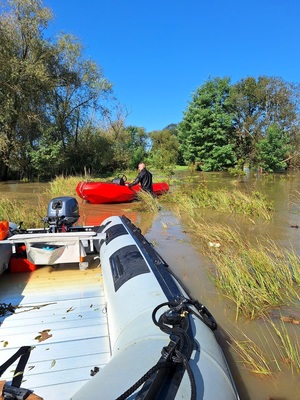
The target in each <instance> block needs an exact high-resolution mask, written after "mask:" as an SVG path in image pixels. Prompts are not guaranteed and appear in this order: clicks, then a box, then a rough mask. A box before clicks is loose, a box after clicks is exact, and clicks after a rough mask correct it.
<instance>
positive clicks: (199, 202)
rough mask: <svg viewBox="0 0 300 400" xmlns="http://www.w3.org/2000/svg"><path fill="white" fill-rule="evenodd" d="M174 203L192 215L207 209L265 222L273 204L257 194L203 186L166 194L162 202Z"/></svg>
mask: <svg viewBox="0 0 300 400" xmlns="http://www.w3.org/2000/svg"><path fill="white" fill-rule="evenodd" d="M167 201H168V202H170V203H173V204H174V203H176V204H177V205H178V206H179V207H182V208H186V209H188V211H189V212H190V213H192V214H194V213H195V211H196V209H198V208H209V209H212V210H217V211H220V212H226V213H230V214H233V213H237V214H244V215H249V216H259V217H261V218H264V219H266V220H270V219H271V217H272V211H273V204H272V202H270V201H267V199H266V197H265V196H263V195H262V194H261V193H259V192H252V193H251V194H247V193H244V192H242V191H240V190H236V189H235V190H232V191H228V190H224V189H220V190H216V191H211V190H208V189H207V188H206V187H204V186H198V187H197V188H193V189H191V188H190V187H187V188H185V186H184V185H183V186H182V187H181V188H180V189H179V190H178V191H176V192H174V193H170V194H167V195H166V197H165V198H164V202H167Z"/></svg>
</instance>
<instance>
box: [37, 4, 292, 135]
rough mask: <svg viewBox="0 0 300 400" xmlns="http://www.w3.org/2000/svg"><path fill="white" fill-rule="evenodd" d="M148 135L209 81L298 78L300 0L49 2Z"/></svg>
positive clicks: (56, 28)
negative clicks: (274, 77) (271, 77)
mask: <svg viewBox="0 0 300 400" xmlns="http://www.w3.org/2000/svg"><path fill="white" fill-rule="evenodd" d="M44 4H45V5H46V6H48V7H49V8H51V9H52V11H53V12H54V15H55V18H54V21H53V24H52V25H51V35H52V34H54V32H56V33H59V32H60V31H64V32H66V33H72V34H74V35H75V36H77V37H78V38H79V39H80V40H81V42H82V43H83V44H84V46H85V48H86V53H85V54H86V57H90V58H91V59H93V60H94V61H95V62H96V63H97V64H99V65H100V66H101V67H102V68H103V71H104V75H105V77H106V78H107V79H109V80H110V81H111V82H112V83H113V84H114V92H115V95H116V96H117V98H118V100H119V101H120V103H121V104H122V105H124V106H125V107H126V108H127V110H128V112H129V116H128V117H127V119H126V125H136V126H142V127H144V128H145V129H146V131H147V132H150V131H152V130H160V129H163V128H165V127H166V126H167V125H168V124H171V123H178V122H180V121H181V120H182V117H183V111H184V110H185V109H186V107H187V105H188V102H189V101H190V100H191V95H192V92H193V91H195V90H196V88H198V87H199V86H201V85H202V84H204V83H205V81H206V80H207V79H209V78H210V77H211V78H214V77H217V76H219V77H224V76H229V77H230V78H231V82H232V83H235V82H237V81H239V80H240V79H242V78H246V77H247V76H254V77H258V76H260V75H266V76H276V77H282V78H283V79H284V80H286V81H288V82H300V68H299V64H300V0H247V1H246V0H148V1H146V0H44Z"/></svg>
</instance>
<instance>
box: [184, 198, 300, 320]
mask: <svg viewBox="0 0 300 400" xmlns="http://www.w3.org/2000/svg"><path fill="white" fill-rule="evenodd" d="M176 207H177V208H176V210H177V212H178V213H179V215H181V214H180V213H182V212H184V213H185V220H187V221H188V223H189V225H190V227H191V228H192V231H193V234H194V235H195V236H196V237H197V239H198V241H199V242H200V244H202V248H201V251H202V253H203V254H205V255H206V256H208V257H209V258H210V260H211V261H212V263H213V267H212V269H211V271H210V274H211V277H212V279H213V281H214V283H215V285H216V286H217V287H218V288H219V289H220V290H221V291H222V292H223V293H224V295H225V296H226V297H228V298H229V299H230V300H231V301H233V302H234V303H235V305H236V318H238V317H239V316H240V315H241V314H243V315H244V316H245V317H246V318H249V319H255V318H258V317H261V316H262V315H264V314H266V313H267V312H269V311H270V310H271V309H272V308H274V307H280V306H282V305H284V304H285V302H287V301H294V300H295V299H299V294H298V293H297V287H299V285H300V279H299V278H300V258H299V256H298V254H296V252H295V251H293V249H290V250H287V249H283V248H281V247H280V246H278V245H277V244H276V243H275V242H274V241H273V240H271V239H270V238H265V237H263V238H257V239H256V241H255V242H254V243H251V245H250V244H249V241H248V240H247V238H244V237H243V236H242V234H241V233H240V231H239V229H238V228H235V229H234V228H232V227H230V226H226V225H223V224H219V223H213V222H210V223H207V222H205V221H204V220H203V218H199V217H197V214H196V213H195V214H191V213H190V209H189V204H186V205H184V206H183V205H178V204H177V205H176Z"/></svg>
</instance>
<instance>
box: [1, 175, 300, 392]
mask: <svg viewBox="0 0 300 400" xmlns="http://www.w3.org/2000/svg"><path fill="white" fill-rule="evenodd" d="M186 178H187V173H179V174H178V175H177V176H176V179H178V181H181V182H182V180H183V179H185V182H189V183H188V184H191V185H199V184H202V185H205V186H206V187H208V188H209V189H219V188H225V189H228V190H231V189H232V190H233V189H235V190H236V189H237V190H241V191H246V192H252V191H253V190H256V191H259V192H261V193H263V194H264V195H265V196H266V197H267V198H268V199H269V200H270V201H273V203H274V207H275V212H274V215H273V218H272V219H271V220H270V221H264V220H262V219H260V218H248V217H244V216H232V215H222V214H217V213H216V212H211V211H209V210H204V211H203V214H202V216H203V217H204V218H205V220H206V221H208V222H209V221H214V220H216V219H217V221H218V222H219V223H226V224H231V225H232V226H238V227H239V229H240V230H241V232H242V233H243V234H244V235H246V237H248V238H249V243H251V242H252V240H256V238H259V237H261V236H268V237H269V238H271V239H273V240H275V242H276V243H278V244H280V245H283V246H285V247H287V248H290V247H293V248H294V249H295V250H296V251H297V252H298V254H300V243H299V234H300V230H299V229H300V173H295V174H285V175H273V176H267V177H262V176H260V175H253V174H248V175H247V176H245V177H244V178H242V179H238V178H232V177H231V176H229V175H228V174H226V173H200V172H194V173H193V174H192V175H189V176H188V179H186ZM174 182H175V180H174ZM47 187H48V185H47V184H38V183H36V184H20V183H12V182H10V183H0V197H2V198H3V197H4V198H9V199H11V200H14V199H16V200H20V201H22V202H23V201H24V204H25V203H27V202H28V203H31V204H34V202H36V201H38V198H39V196H43V194H44V193H45V190H46V189H47ZM172 190H176V185H175V184H173V185H172V184H171V186H170V192H171V193H172ZM77 200H78V203H79V206H80V220H79V223H80V224H81V225H98V224H100V223H101V222H102V221H103V220H104V219H105V218H107V217H108V216H111V215H122V214H125V215H126V216H127V217H128V218H130V219H131V220H132V221H133V222H134V223H135V224H136V225H138V226H139V227H140V228H141V230H142V232H143V233H144V234H145V235H146V237H147V238H148V240H150V241H151V242H152V243H153V244H154V245H155V247H156V248H157V250H158V251H159V253H160V254H161V256H162V257H163V258H164V259H165V260H166V262H167V263H168V264H169V265H170V266H171V267H172V269H173V270H174V272H176V273H177V274H178V276H179V277H180V278H181V280H182V281H183V283H184V284H185V286H186V287H187V288H188V289H189V291H190V292H191V295H192V296H193V297H195V298H197V299H198V300H199V301H200V302H201V303H203V304H205V305H206V306H207V307H208V309H209V310H210V311H211V312H212V314H213V315H214V316H215V318H216V320H217V322H218V324H219V326H220V329H219V330H218V340H219V341H220V343H221V344H222V347H223V349H224V351H225V353H226V356H227V358H228V360H229V362H230V364H231V369H232V372H233V375H234V378H235V380H236V383H237V386H238V389H239V392H240V396H241V400H267V399H271V398H272V399H274V400H276V399H277V400H279V399H281V400H296V399H299V398H300V385H299V381H300V378H299V375H296V374H295V375H294V376H293V375H292V373H291V371H290V369H289V368H288V367H287V366H285V365H284V364H283V363H281V367H282V370H281V372H280V373H276V374H275V375H274V377H273V378H264V379H261V378H259V377H257V376H256V375H254V374H251V373H250V372H248V371H247V370H246V369H245V368H244V366H243V364H242V363H241V361H240V359H239V358H238V357H237V355H236V354H235V353H234V352H233V350H232V349H231V348H230V347H229V346H228V344H227V341H230V338H229V336H228V334H227V332H234V335H235V336H237V337H241V336H239V329H240V330H242V331H244V332H245V333H246V334H247V335H248V336H249V337H250V338H251V339H252V340H254V341H256V342H257V343H258V344H259V343H260V342H259V340H262V341H265V342H266V343H268V342H269V345H270V346H269V352H270V355H271V352H272V351H275V350H274V346H273V348H272V345H273V339H272V337H271V334H270V332H269V331H268V330H267V329H266V326H265V323H264V321H262V320H258V321H255V322H253V321H251V322H249V321H247V320H244V319H243V318H240V319H239V320H238V321H235V308H234V305H233V304H232V303H230V302H229V301H227V300H226V299H225V298H224V297H223V296H222V295H221V294H220V293H219V292H218V291H217V290H216V288H215V287H214V285H213V284H212V282H211V281H210V279H209V277H208V272H207V268H209V266H210V263H209V260H207V259H206V258H205V257H203V256H202V255H201V248H200V247H199V245H198V244H197V241H196V240H194V237H193V232H189V230H188V228H186V227H185V221H181V222H180V221H178V219H177V218H176V217H175V216H174V215H173V214H172V213H171V212H170V211H169V210H168V209H167V207H166V206H165V207H164V208H163V209H162V210H161V211H160V212H159V213H158V215H154V214H151V213H138V212H135V211H133V210H132V207H131V205H130V204H104V205H100V204H99V205H95V204H88V203H85V202H83V201H82V200H81V199H79V198H78V197H77ZM46 213H47V210H46V209H45V215H46ZM298 227H299V229H298ZM282 311H283V312H284V313H285V315H293V316H294V317H296V318H298V319H299V315H300V304H299V302H298V303H295V304H292V305H287V306H286V307H285V308H284V309H282ZM286 328H287V329H288V331H289V332H290V333H291V334H292V331H294V333H293V334H294V335H295V338H296V339H295V340H298V343H300V326H299V325H298V326H296V325H294V326H292V324H286ZM243 339H244V338H243ZM266 348H267V349H268V346H266ZM267 351H268V350H267ZM220 396H221V394H220ZM216 400H222V399H221V397H220V399H216Z"/></svg>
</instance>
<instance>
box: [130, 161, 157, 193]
mask: <svg viewBox="0 0 300 400" xmlns="http://www.w3.org/2000/svg"><path fill="white" fill-rule="evenodd" d="M138 170H139V173H138V176H137V177H136V178H135V180H134V181H133V182H131V183H126V186H128V187H132V186H134V185H137V184H138V183H140V184H141V186H142V189H143V190H144V191H145V192H148V193H151V194H153V189H152V174H151V172H149V171H148V170H147V168H146V165H145V164H144V163H143V162H141V163H139V165H138Z"/></svg>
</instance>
